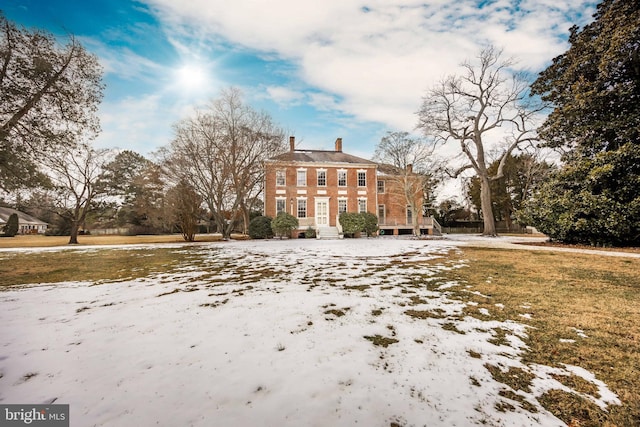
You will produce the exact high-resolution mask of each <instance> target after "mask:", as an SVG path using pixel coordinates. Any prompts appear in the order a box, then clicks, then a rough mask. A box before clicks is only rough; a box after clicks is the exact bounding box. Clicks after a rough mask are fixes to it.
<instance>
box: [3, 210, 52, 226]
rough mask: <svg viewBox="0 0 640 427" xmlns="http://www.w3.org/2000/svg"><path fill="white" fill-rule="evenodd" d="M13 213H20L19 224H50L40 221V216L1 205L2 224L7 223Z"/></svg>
mask: <svg viewBox="0 0 640 427" xmlns="http://www.w3.org/2000/svg"><path fill="white" fill-rule="evenodd" d="M12 214H18V224H20V225H49V224H47V223H46V222H44V221H40V220H39V219H38V218H34V217H32V216H31V215H27V214H26V213H24V212H20V211H17V210H15V209H11V208H3V207H0V224H6V222H7V221H8V220H9V217H10V216H11V215H12Z"/></svg>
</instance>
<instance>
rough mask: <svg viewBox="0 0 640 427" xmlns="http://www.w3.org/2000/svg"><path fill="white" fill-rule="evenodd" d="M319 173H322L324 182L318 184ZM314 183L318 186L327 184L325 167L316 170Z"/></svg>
mask: <svg viewBox="0 0 640 427" xmlns="http://www.w3.org/2000/svg"><path fill="white" fill-rule="evenodd" d="M320 174H323V175H324V184H320ZM316 179H317V181H316V183H317V185H318V187H326V186H327V170H326V169H318V170H317V171H316Z"/></svg>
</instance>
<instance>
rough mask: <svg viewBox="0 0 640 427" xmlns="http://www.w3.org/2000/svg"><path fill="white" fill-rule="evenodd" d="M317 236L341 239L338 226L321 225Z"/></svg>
mask: <svg viewBox="0 0 640 427" xmlns="http://www.w3.org/2000/svg"><path fill="white" fill-rule="evenodd" d="M316 238H318V239H339V238H340V233H338V228H337V227H320V228H318V230H317V231H316Z"/></svg>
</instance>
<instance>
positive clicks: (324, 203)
mask: <svg viewBox="0 0 640 427" xmlns="http://www.w3.org/2000/svg"><path fill="white" fill-rule="evenodd" d="M316 226H317V227H328V226H329V200H328V199H316Z"/></svg>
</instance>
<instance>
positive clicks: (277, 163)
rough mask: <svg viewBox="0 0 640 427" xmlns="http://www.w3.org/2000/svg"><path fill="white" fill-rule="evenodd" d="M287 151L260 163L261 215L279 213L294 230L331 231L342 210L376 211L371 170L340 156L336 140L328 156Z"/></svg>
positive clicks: (368, 165)
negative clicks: (262, 167)
mask: <svg viewBox="0 0 640 427" xmlns="http://www.w3.org/2000/svg"><path fill="white" fill-rule="evenodd" d="M290 144H291V150H290V151H289V152H288V153H285V154H283V155H280V156H276V157H274V158H272V159H269V160H268V161H266V162H265V191H264V215H266V216H270V217H275V216H276V215H277V213H278V212H279V211H280V210H283V209H284V210H285V211H286V212H287V213H290V214H292V215H293V216H295V217H297V218H298V221H299V223H300V230H301V231H304V230H306V229H307V228H308V227H312V228H314V229H315V228H319V227H335V226H336V224H337V217H338V215H339V213H340V212H341V211H342V210H345V209H346V211H347V212H361V211H363V210H364V211H367V212H371V213H373V214H374V215H375V214H376V209H377V197H376V196H377V195H376V171H377V165H376V163H374V162H371V161H369V160H365V159H361V158H358V157H355V156H351V155H349V154H345V153H343V152H342V139H341V138H338V139H337V140H336V149H335V150H334V151H319V150H295V148H294V144H295V140H294V139H293V137H291V140H290Z"/></svg>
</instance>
